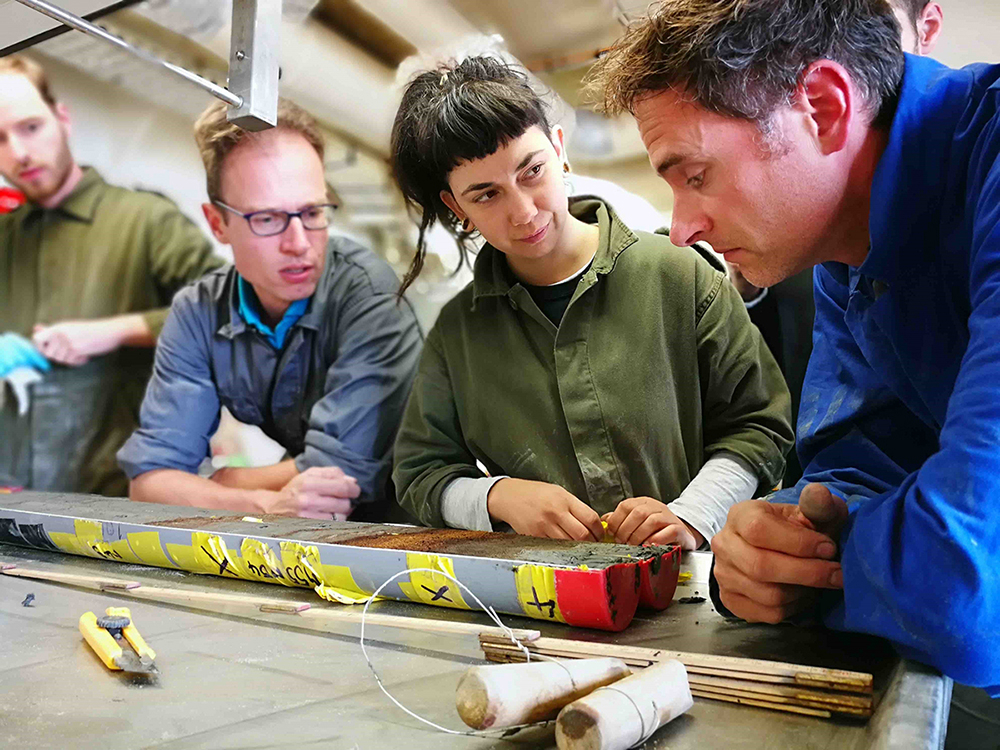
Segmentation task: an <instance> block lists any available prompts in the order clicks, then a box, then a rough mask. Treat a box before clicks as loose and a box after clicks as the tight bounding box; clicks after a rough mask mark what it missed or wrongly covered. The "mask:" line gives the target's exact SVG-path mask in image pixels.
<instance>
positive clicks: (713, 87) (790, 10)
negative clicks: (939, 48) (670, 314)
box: [591, 0, 904, 286]
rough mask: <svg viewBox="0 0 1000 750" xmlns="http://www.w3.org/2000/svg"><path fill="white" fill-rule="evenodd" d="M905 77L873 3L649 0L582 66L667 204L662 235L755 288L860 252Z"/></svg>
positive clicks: (879, 2) (888, 28)
mask: <svg viewBox="0 0 1000 750" xmlns="http://www.w3.org/2000/svg"><path fill="white" fill-rule="evenodd" d="M903 68H904V57H903V52H902V50H901V48H900V32H899V24H898V23H897V21H896V19H895V17H894V15H893V12H892V9H891V8H890V6H889V5H888V4H887V3H886V1H885V0H662V1H661V2H659V3H658V4H656V5H655V6H653V7H652V8H651V10H650V13H649V15H648V16H647V17H646V18H644V19H642V20H641V21H639V22H637V23H636V24H635V25H633V26H632V27H630V28H629V29H628V31H627V32H626V33H625V35H624V36H623V37H622V39H621V40H620V41H619V42H618V43H617V44H616V45H615V46H614V48H613V49H612V50H611V51H609V53H608V54H607V55H605V56H604V57H603V58H602V59H601V60H599V61H598V62H597V63H596V64H595V66H594V69H593V71H592V73H591V86H592V90H595V91H596V93H598V98H599V104H600V105H602V108H603V110H604V111H605V112H607V113H610V114H617V113H619V112H623V111H628V112H631V113H632V114H633V115H634V116H635V118H636V121H637V124H638V126H639V132H640V134H641V136H642V139H643V143H644V144H645V146H646V151H647V153H648V155H649V158H650V162H651V164H652V166H653V168H654V169H655V170H656V171H657V172H658V173H659V174H660V176H661V177H662V178H663V179H664V180H665V181H666V182H667V184H668V185H669V186H670V188H671V191H672V192H673V195H674V207H673V220H672V226H671V232H670V235H671V239H672V240H673V241H674V242H676V243H678V244H682V245H687V244H691V243H694V242H697V241H705V242H708V243H709V244H711V245H712V246H713V247H714V248H715V249H716V250H717V251H719V252H721V253H722V254H723V255H724V257H725V259H726V260H727V261H729V262H730V263H734V264H736V265H738V266H739V267H740V269H741V271H742V273H743V275H744V276H745V277H746V278H747V279H748V280H749V281H750V282H752V283H753V284H754V285H756V286H770V285H771V284H773V283H776V282H777V281H780V280H781V279H784V278H787V277H788V276H790V275H792V274H794V273H796V272H798V271H801V270H804V269H805V268H807V267H809V266H812V265H815V264H816V263H821V262H824V261H828V260H838V261H841V262H845V263H851V264H853V265H857V264H859V263H860V262H861V260H863V258H864V254H865V253H866V252H867V203H866V201H867V197H866V196H867V194H868V189H869V188H868V184H869V183H868V182H867V181H870V177H871V171H872V170H873V169H874V164H875V163H877V155H878V153H880V150H879V149H880V146H879V143H880V141H881V139H883V138H884V134H885V132H887V126H888V124H889V122H890V118H891V116H892V113H893V111H894V109H895V103H896V97H897V95H898V90H899V87H900V84H901V81H902V76H903Z"/></svg>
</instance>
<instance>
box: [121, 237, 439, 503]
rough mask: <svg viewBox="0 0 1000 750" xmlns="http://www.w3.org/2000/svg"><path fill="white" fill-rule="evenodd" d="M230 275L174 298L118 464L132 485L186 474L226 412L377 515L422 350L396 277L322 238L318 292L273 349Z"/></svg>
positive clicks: (339, 241) (213, 277)
mask: <svg viewBox="0 0 1000 750" xmlns="http://www.w3.org/2000/svg"><path fill="white" fill-rule="evenodd" d="M237 278H238V277H237V273H236V270H235V268H233V267H231V266H230V267H227V268H224V269H220V270H219V271H216V272H214V273H211V274H208V275H207V276H205V277H204V278H202V279H201V280H200V281H198V282H197V283H196V284H193V285H192V286H189V287H187V288H186V289H184V290H183V291H181V292H180V293H179V294H178V295H177V297H176V298H175V299H174V303H173V305H172V307H171V309H170V315H169V317H168V318H167V322H166V325H165V326H164V328H163V333H162V334H161V335H160V339H159V342H158V345H157V350H156V361H155V363H154V366H153V377H152V379H151V380H150V383H149V388H148V389H147V391H146V397H145V400H144V401H143V403H142V410H141V412H140V426H139V429H137V430H136V431H135V432H134V433H133V434H132V437H131V438H129V440H128V442H127V443H126V444H125V446H124V447H123V448H122V449H121V450H120V451H119V452H118V462H119V464H120V465H121V467H122V469H123V470H124V471H125V473H126V474H128V476H129V478H130V479H135V477H137V476H139V475H140V474H143V473H145V472H147V471H152V470H154V469H179V470H181V471H186V472H190V473H194V472H196V471H197V469H198V466H199V465H200V464H201V462H202V460H203V459H204V458H205V457H206V456H207V455H208V452H209V448H208V443H209V438H210V437H211V436H212V434H213V433H214V432H215V430H216V428H217V427H218V424H219V407H220V406H225V407H227V408H228V409H229V410H230V411H231V412H232V414H233V416H234V417H236V418H237V419H238V420H240V421H241V422H245V423H247V424H253V425H258V426H259V427H260V428H261V429H262V430H263V431H264V432H265V433H266V434H267V435H268V436H269V437H271V438H272V439H274V440H276V441H277V442H278V443H280V444H281V445H283V446H284V447H285V449H286V450H287V451H288V453H289V454H290V455H291V456H293V457H294V458H295V465H296V467H297V468H298V469H299V471H305V470H306V469H308V468H311V467H313V466H339V467H340V468H342V469H343V470H344V471H345V472H346V473H347V474H349V475H351V476H353V477H355V478H357V480H358V484H359V485H360V487H361V497H360V498H359V500H358V502H359V503H365V504H374V506H372V507H370V508H366V511H368V512H366V513H363V514H362V515H364V516H368V517H373V516H374V515H378V511H377V510H376V508H377V507H380V506H382V504H383V503H384V502H385V501H386V499H387V489H386V483H387V479H388V474H389V470H390V467H391V462H392V444H393V440H394V439H395V435H396V430H397V428H398V427H399V421H400V419H401V417H402V413H403V408H404V406H405V404H406V399H407V396H408V395H409V392H410V386H411V384H412V382H413V376H414V372H415V370H416V366H417V362H418V360H419V357H420V349H421V346H422V342H423V337H422V335H421V333H420V328H419V326H418V324H417V319H416V317H415V316H414V314H413V310H412V308H411V307H410V305H409V303H408V302H407V301H406V300H405V299H404V300H399V299H398V297H397V296H396V291H397V289H398V287H399V282H398V280H397V278H396V275H395V274H394V273H393V271H392V269H391V268H389V266H388V265H387V264H386V263H385V262H384V261H382V260H381V259H379V258H378V257H377V256H376V255H375V254H374V253H373V252H372V251H370V250H368V249H367V248H364V247H362V246H360V245H358V244H357V243H355V242H352V241H351V240H348V239H346V238H343V237H331V238H330V242H329V244H328V246H327V259H326V267H325V269H324V271H323V275H322V277H321V279H320V281H319V284H318V285H317V287H316V292H315V293H314V294H313V297H312V300H311V301H310V303H309V307H308V309H307V310H306V312H305V314H304V315H303V316H302V317H301V318H300V319H299V320H298V321H297V322H296V323H295V324H294V326H293V327H292V329H291V330H290V331H289V333H288V335H287V336H286V338H285V343H284V346H283V347H282V348H281V349H280V350H278V349H275V348H274V346H273V345H272V344H271V343H270V342H269V341H268V340H267V338H266V337H265V336H264V335H263V334H261V333H260V332H259V331H258V330H257V329H256V328H254V327H253V326H249V325H247V323H246V322H245V321H244V320H243V318H242V317H241V316H240V314H239V298H238V294H237V284H236V281H237Z"/></svg>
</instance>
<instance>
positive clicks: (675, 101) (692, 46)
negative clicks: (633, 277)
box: [594, 0, 1000, 696]
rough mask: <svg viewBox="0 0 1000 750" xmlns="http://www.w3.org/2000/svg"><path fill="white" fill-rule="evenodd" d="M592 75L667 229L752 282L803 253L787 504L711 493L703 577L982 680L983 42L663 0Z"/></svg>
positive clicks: (997, 378)
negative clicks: (802, 340)
mask: <svg viewBox="0 0 1000 750" xmlns="http://www.w3.org/2000/svg"><path fill="white" fill-rule="evenodd" d="M594 75H595V84H596V86H598V87H599V88H600V90H601V91H602V92H603V95H604V99H605V109H607V110H608V111H610V112H620V111H624V110H628V111H631V112H632V113H633V114H634V115H635V117H636V120H637V122H638V125H639V130H640V133H641V135H642V138H643V142H644V143H645V145H646V149H647V151H648V153H649V157H650V162H651V163H652V165H653V167H654V168H655V169H656V170H657V171H658V172H659V174H660V175H661V176H662V177H663V178H664V179H665V180H666V182H667V183H668V184H669V185H670V187H671V189H672V190H673V193H674V200H675V205H674V214H673V225H672V228H671V233H670V236H671V239H672V240H673V241H674V242H677V243H678V244H689V243H693V242H696V241H699V240H703V241H706V242H708V243H710V244H711V245H712V246H713V247H714V248H715V249H716V250H717V251H720V252H721V253H722V254H723V255H724V256H725V258H726V260H728V261H731V262H733V263H736V264H738V265H739V266H740V270H741V271H742V273H743V275H744V276H746V278H747V279H749V280H750V281H751V282H752V283H753V284H755V285H757V286H769V285H771V284H773V283H775V282H777V281H780V280H781V279H783V278H787V277H788V276H790V275H792V274H794V273H796V272H798V271H800V270H802V269H804V268H807V267H809V266H814V265H815V266H816V269H815V297H816V326H815V330H814V351H813V355H812V358H811V360H810V363H809V368H808V371H807V373H806V379H805V385H804V388H803V394H802V404H801V414H800V417H799V444H798V452H799V457H800V459H801V460H802V464H803V466H805V467H806V468H805V476H804V479H803V480H802V482H800V483H799V485H797V486H796V487H795V488H792V489H790V490H787V491H785V492H783V493H779V496H778V497H777V498H772V499H777V500H779V501H784V503H795V502H796V500H798V504H797V505H795V504H781V503H780V502H779V503H768V502H765V501H759V500H757V501H754V500H751V501H748V502H746V503H741V504H739V505H737V506H735V507H734V508H733V509H732V510H731V511H730V513H729V519H728V521H727V524H726V526H725V527H724V529H723V530H722V531H721V532H720V533H719V534H718V535H717V536H716V537H715V539H714V540H713V545H712V546H713V550H714V552H715V576H716V579H717V582H718V594H719V596H718V599H717V601H718V602H719V603H721V604H722V605H724V607H725V608H728V610H730V611H731V612H732V613H733V614H735V615H738V616H740V617H743V618H745V619H747V620H751V621H764V622H778V621H781V620H783V619H785V618H787V617H790V616H792V615H796V614H799V613H802V612H805V611H807V610H811V609H812V608H813V607H814V606H815V605H816V603H817V601H818V602H819V603H820V605H821V607H822V609H821V614H822V616H823V618H824V620H825V622H826V623H827V624H828V625H830V626H832V627H835V628H842V629H849V630H858V631H864V632H869V633H874V634H877V635H881V636H884V637H887V638H890V639H892V640H893V641H894V642H895V643H896V644H897V646H898V648H899V650H900V652H901V653H903V654H904V655H906V656H911V657H914V658H917V659H920V660H921V661H924V662H927V663H929V664H931V665H933V666H935V667H937V668H939V669H941V670H942V671H943V672H945V673H946V674H948V675H950V676H951V677H953V678H955V679H956V680H958V681H960V682H964V683H966V684H970V685H977V686H983V687H986V688H987V690H988V691H989V692H990V693H991V694H992V695H994V696H997V695H1000V651H998V650H997V649H996V648H995V643H996V640H997V638H998V637H1000V523H997V521H996V518H997V512H996V509H997V508H998V505H997V502H998V501H997V498H998V497H1000V159H998V154H1000V114H998V110H1000V66H987V65H976V66H970V67H968V68H965V69H963V70H951V69H949V68H946V67H944V66H942V65H940V64H938V63H936V62H933V61H931V60H928V59H926V58H918V57H913V56H910V55H906V56H905V57H904V55H903V53H902V52H901V51H900V28H899V25H898V23H897V22H896V20H895V19H894V17H893V15H892V11H891V9H890V7H889V6H888V5H887V4H886V3H885V2H883V0H815V1H814V2H799V1H797V0H671V1H670V2H664V3H662V4H661V5H659V6H658V7H657V8H655V9H654V10H653V11H652V13H651V15H650V17H649V18H647V19H645V20H643V21H642V22H640V23H639V24H637V25H636V26H634V27H633V28H632V29H631V30H630V31H629V32H628V33H627V34H626V35H625V37H624V38H623V39H622V40H621V41H620V42H619V44H618V45H617V46H616V48H615V49H614V50H613V51H612V52H611V53H610V54H609V55H607V56H606V57H605V58H604V59H602V61H601V62H600V63H599V64H598V68H597V70H596V71H595V74H594ZM840 589H842V590H843V594H842V595H841V594H839V593H836V594H831V593H829V592H830V591H831V590H833V591H837V590H840ZM823 592H827V593H826V594H825V595H824V596H820V594H821V593H823Z"/></svg>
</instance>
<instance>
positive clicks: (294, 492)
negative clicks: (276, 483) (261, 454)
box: [264, 466, 361, 521]
mask: <svg viewBox="0 0 1000 750" xmlns="http://www.w3.org/2000/svg"><path fill="white" fill-rule="evenodd" d="M360 494H361V488H360V487H358V483H357V480H355V479H354V477H349V476H347V475H346V474H344V472H343V471H342V470H341V469H339V468H338V467H336V466H314V467H313V468H311V469H306V470H305V471H303V472H302V473H301V474H298V475H296V476H295V477H294V478H293V479H292V480H291V481H290V482H289V483H288V484H286V485H285V486H284V487H283V488H282V489H280V490H278V491H277V492H276V493H274V495H273V498H274V500H273V501H272V502H271V503H269V504H268V507H266V508H265V509H264V512H265V513H278V514H281V515H285V516H299V517H300V518H324V519H326V520H329V519H331V518H332V519H333V520H335V521H346V520H347V517H348V516H349V515H350V514H351V511H352V510H353V509H354V505H353V503H352V502H351V501H352V500H354V499H355V498H357V497H358V495H360Z"/></svg>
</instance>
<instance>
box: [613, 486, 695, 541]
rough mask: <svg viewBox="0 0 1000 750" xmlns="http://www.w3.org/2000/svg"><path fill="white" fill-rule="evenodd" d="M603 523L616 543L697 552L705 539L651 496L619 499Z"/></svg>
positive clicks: (664, 504)
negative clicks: (668, 545)
mask: <svg viewBox="0 0 1000 750" xmlns="http://www.w3.org/2000/svg"><path fill="white" fill-rule="evenodd" d="M604 520H606V521H607V522H608V532H609V533H611V534H614V537H615V541H616V542H618V543H620V544H647V543H648V544H679V545H681V547H682V548H684V549H698V548H699V547H700V546H701V545H702V544H704V543H705V537H703V536H702V535H701V534H700V533H698V531H696V530H695V529H694V528H692V527H691V526H689V525H688V524H687V523H686V522H685V521H682V520H681V519H680V518H678V517H677V516H675V515H674V514H673V512H672V511H671V510H670V508H669V507H667V505H666V503H661V502H660V501H659V500H654V499H653V498H651V497H632V498H629V499H628V500H622V501H621V502H620V503H618V507H617V508H615V510H614V512H613V513H609V514H608V515H606V516H605V517H604Z"/></svg>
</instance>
